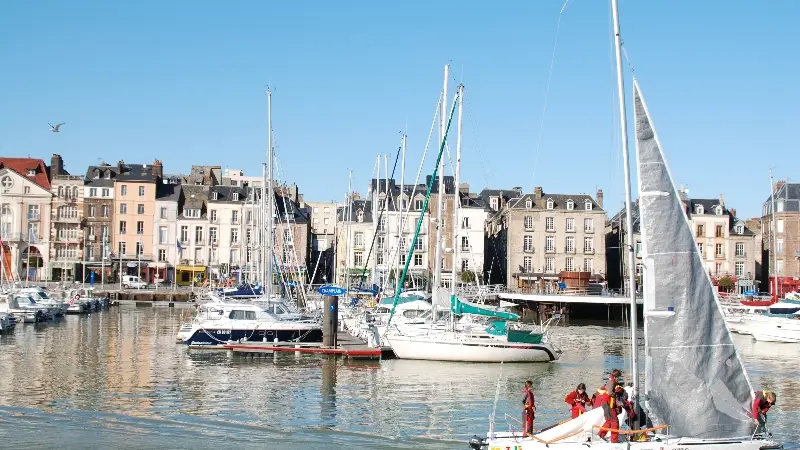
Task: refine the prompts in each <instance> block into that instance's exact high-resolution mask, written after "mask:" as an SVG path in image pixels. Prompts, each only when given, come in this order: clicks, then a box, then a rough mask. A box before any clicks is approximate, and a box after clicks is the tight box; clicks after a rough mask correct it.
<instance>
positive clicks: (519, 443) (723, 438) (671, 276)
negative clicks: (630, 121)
mask: <svg viewBox="0 0 800 450" xmlns="http://www.w3.org/2000/svg"><path fill="white" fill-rule="evenodd" d="M612 8H613V15H614V22H615V24H614V31H615V40H616V44H617V52H616V54H617V71H618V84H619V91H620V92H619V94H620V95H619V98H620V104H621V108H620V116H621V117H620V119H621V122H622V123H621V125H622V130H623V157H624V162H625V164H627V140H626V125H625V108H624V98H625V96H624V89H623V84H622V67H621V59H620V50H621V40H620V34H619V16H618V6H617V0H612ZM633 88H634V92H633V98H634V112H635V117H636V154H637V163H638V174H639V177H638V181H639V189H638V190H639V201H640V209H641V224H642V226H641V230H642V251H643V257H642V261H643V262H644V270H645V272H644V291H645V295H644V317H645V323H644V335H645V387H644V390H643V392H642V395H640V396H639V399H638V401H639V403H640V405H641V406H642V407H643V410H644V412H645V413H646V415H647V417H648V419H649V421H650V422H651V423H652V427H651V428H650V429H649V430H648V431H649V432H648V433H646V434H644V433H642V434H638V435H636V436H633V437H632V439H630V442H627V443H625V444H624V448H627V449H641V450H645V449H646V450H657V449H660V450H669V449H672V450H678V449H687V448H691V449H696V450H702V449H721V448H725V449H729V450H764V449H779V448H783V447H782V446H781V444H779V443H777V442H775V441H773V440H772V438H771V436H763V435H754V430H755V428H756V426H755V423H754V420H753V418H752V417H751V416H750V406H751V405H752V402H753V398H754V395H753V388H752V386H751V384H750V380H749V378H748V377H747V371H746V370H745V368H744V365H743V364H742V361H741V359H740V358H739V355H738V353H737V351H736V347H735V345H734V343H733V341H732V339H731V335H730V332H729V330H728V327H727V325H726V324H725V319H724V316H723V313H722V307H721V305H720V303H719V300H718V299H717V297H716V295H715V294H714V290H713V285H712V283H711V279H710V278H709V276H708V273H707V272H706V270H705V269H704V268H703V264H702V261H701V258H700V255H699V253H698V249H697V245H696V244H695V240H694V236H693V234H692V230H691V226H690V224H689V221H688V219H687V217H686V214H685V211H684V206H683V203H682V202H681V199H680V196H679V195H678V191H677V189H675V184H674V183H673V180H672V177H671V176H670V172H669V168H668V167H667V163H666V159H665V158H664V155H663V152H662V150H661V145H660V143H659V141H658V138H657V136H656V133H655V129H654V128H653V125H652V122H651V120H650V114H649V112H648V110H647V106H646V104H645V102H644V99H643V97H642V95H641V91H640V89H639V85H638V82H637V81H636V79H634V83H633ZM627 173H628V170H627V168H626V175H627ZM625 182H626V188H628V189H629V186H630V178H629V177H627V176H626V180H625ZM626 200H627V203H628V205H627V206H628V207H630V204H631V199H630V196H628V198H627V199H626ZM629 216H630V214H629ZM632 262H633V258H629V263H632ZM629 270H630V269H629ZM631 273H632V271H631ZM634 311H635V310H634ZM633 317H636V316H635V315H634V316H633ZM631 325H632V327H631V328H632V331H633V332H634V333H635V331H636V328H635V323H633V321H632V324H631ZM634 336H635V334H634ZM632 345H633V348H634V351H633V354H632V356H633V360H634V363H633V367H634V371H633V374H634V376H636V375H635V374H637V373H638V369H637V365H636V362H635V361H636V356H635V355H636V353H637V352H636V350H635V349H636V345H635V340H634V342H633V343H632ZM634 385H635V387H636V388H637V389H638V387H639V386H638V383H637V382H636V381H634ZM603 421H604V420H603V413H602V410H600V409H595V410H592V411H590V412H589V413H587V414H584V415H582V416H579V417H578V418H576V419H572V420H569V421H567V422H565V423H563V424H560V425H557V426H555V427H551V428H549V429H546V431H543V432H540V433H538V434H536V435H528V436H523V435H522V434H521V433H513V432H511V433H496V432H495V431H494V423H492V424H491V425H490V431H489V434H488V436H487V438H486V439H479V438H473V440H472V441H471V442H470V445H471V446H472V447H473V448H475V449H481V448H489V449H501V448H513V449H515V450H534V449H545V448H549V449H565V450H566V449H576V450H577V449H584V448H587V447H588V448H593V449H594V448H597V449H621V448H623V444H618V443H611V442H607V441H605V439H603V438H600V437H598V435H597V432H598V431H599V428H600V426H601V424H602V423H603ZM492 422H493V421H492ZM649 425H650V423H648V426H649ZM638 439H643V440H641V441H639V440H638Z"/></svg>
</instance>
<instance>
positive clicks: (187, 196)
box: [178, 184, 208, 219]
mask: <svg viewBox="0 0 800 450" xmlns="http://www.w3.org/2000/svg"><path fill="white" fill-rule="evenodd" d="M180 192H181V193H180V201H179V203H178V215H183V212H184V211H186V210H187V209H199V210H200V217H199V218H205V217H206V202H208V186H195V185H191V184H184V185H182V186H181V187H180ZM185 218H189V217H185ZM191 218H192V219H197V218H198V217H191Z"/></svg>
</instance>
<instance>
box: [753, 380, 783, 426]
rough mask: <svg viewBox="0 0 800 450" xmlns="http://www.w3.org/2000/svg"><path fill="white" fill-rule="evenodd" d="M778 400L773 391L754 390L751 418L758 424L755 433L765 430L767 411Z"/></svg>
mask: <svg viewBox="0 0 800 450" xmlns="http://www.w3.org/2000/svg"><path fill="white" fill-rule="evenodd" d="M777 400H778V398H777V396H776V395H775V393H774V392H772V391H768V390H766V389H765V390H763V391H756V399H755V400H754V401H753V420H754V421H755V422H756V423H757V424H758V427H757V428H756V433H765V432H766V431H767V411H769V408H770V407H772V405H774V404H775V402H776V401H777Z"/></svg>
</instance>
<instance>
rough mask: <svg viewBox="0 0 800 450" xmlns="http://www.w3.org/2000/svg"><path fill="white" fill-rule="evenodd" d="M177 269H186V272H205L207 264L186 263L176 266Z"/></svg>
mask: <svg viewBox="0 0 800 450" xmlns="http://www.w3.org/2000/svg"><path fill="white" fill-rule="evenodd" d="M176 269H178V270H182V271H184V272H205V271H206V266H186V265H180V266H178V267H176Z"/></svg>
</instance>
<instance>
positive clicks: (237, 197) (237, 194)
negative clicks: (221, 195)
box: [231, 192, 239, 202]
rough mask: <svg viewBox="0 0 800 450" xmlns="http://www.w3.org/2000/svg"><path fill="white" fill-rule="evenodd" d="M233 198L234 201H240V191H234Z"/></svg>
mask: <svg viewBox="0 0 800 450" xmlns="http://www.w3.org/2000/svg"><path fill="white" fill-rule="evenodd" d="M231 198H233V201H235V202H238V201H239V193H238V192H234V193H233V196H232V197H231Z"/></svg>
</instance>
